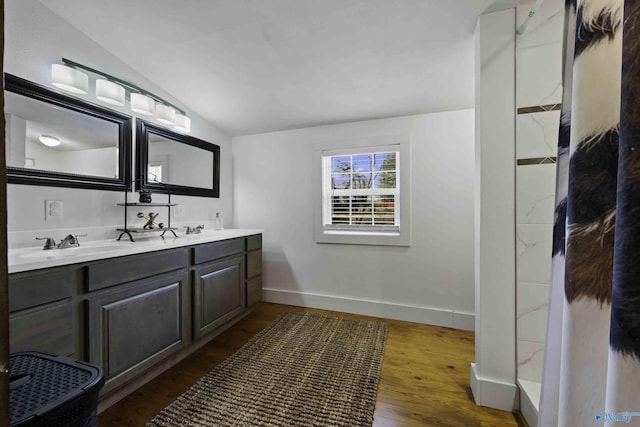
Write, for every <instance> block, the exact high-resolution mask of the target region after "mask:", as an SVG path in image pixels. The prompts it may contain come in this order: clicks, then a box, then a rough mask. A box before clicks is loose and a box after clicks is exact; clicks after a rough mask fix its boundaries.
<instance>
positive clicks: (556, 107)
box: [518, 104, 562, 114]
mask: <svg viewBox="0 0 640 427" xmlns="http://www.w3.org/2000/svg"><path fill="white" fill-rule="evenodd" d="M560 107H562V104H548V105H536V106H535V107H521V108H518V114H528V113H542V112H544V111H556V110H559V109H560Z"/></svg>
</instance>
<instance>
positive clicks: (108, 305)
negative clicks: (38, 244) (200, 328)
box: [88, 269, 189, 392]
mask: <svg viewBox="0 0 640 427" xmlns="http://www.w3.org/2000/svg"><path fill="white" fill-rule="evenodd" d="M188 280H189V277H188V274H187V270H186V269H182V270H179V271H176V272H173V273H167V274H163V275H159V276H154V277H151V278H148V279H144V280H139V281H136V282H131V283H129V284H127V285H123V286H119V287H118V288H117V290H113V291H108V292H102V293H100V294H98V295H93V296H90V297H89V298H88V318H89V330H88V331H89V336H88V339H89V356H90V361H91V362H93V363H97V364H99V365H101V366H102V367H103V369H104V371H105V378H106V380H107V385H106V386H105V389H104V391H105V392H106V391H109V390H110V389H113V388H115V387H116V386H118V385H119V384H121V383H123V382H126V381H127V380H128V379H129V378H131V377H133V376H135V375H137V374H138V373H140V372H142V371H144V370H145V369H147V368H149V367H151V366H152V365H154V364H155V363H157V362H158V361H160V360H161V359H163V358H165V357H167V356H168V355H170V354H172V353H174V352H176V351H178V350H179V349H181V348H182V347H184V346H185V345H186V344H187V342H188V341H189V324H188V323H189V322H188V307H187V303H188V298H187V294H186V293H187V292H188Z"/></svg>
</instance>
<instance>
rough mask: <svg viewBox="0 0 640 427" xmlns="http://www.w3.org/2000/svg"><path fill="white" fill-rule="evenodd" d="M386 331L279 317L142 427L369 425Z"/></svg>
mask: <svg viewBox="0 0 640 427" xmlns="http://www.w3.org/2000/svg"><path fill="white" fill-rule="evenodd" d="M386 334H387V327H386V325H385V324H384V323H382V322H376V321H366V320H355V319H346V318H340V317H334V316H326V315H320V314H312V313H303V312H297V311H290V312H285V313H283V314H282V315H280V317H278V318H277V319H276V320H275V321H274V322H273V323H272V324H271V325H269V326H268V327H267V328H266V329H264V330H262V331H261V332H260V333H258V334H257V335H256V336H255V337H253V338H252V339H251V340H250V341H249V342H248V343H247V344H245V345H244V346H243V347H242V348H241V349H240V350H238V351H237V352H236V353H235V354H234V355H232V356H231V357H229V358H228V359H227V360H225V361H224V362H223V363H221V364H220V365H219V366H218V367H216V368H215V369H214V370H213V371H211V372H209V373H208V374H207V375H205V376H204V377H202V378H201V379H200V380H199V381H198V382H197V383H196V384H195V385H193V386H192V387H191V388H190V389H189V390H187V391H186V392H185V393H184V394H183V395H182V396H180V397H179V398H178V399H176V400H175V401H174V402H173V403H172V404H171V405H169V406H167V407H166V408H165V409H164V410H162V412H160V413H159V414H158V415H156V416H155V418H154V419H153V420H151V421H150V422H149V423H148V424H147V426H171V427H174V426H207V427H209V426H233V427H236V426H279V427H280V426H281V427H285V426H286V427H289V426H349V427H352V426H371V424H372V422H373V411H374V408H375V403H376V393H377V389H378V380H379V378H380V367H381V365H382V358H383V353H384V344H385V339H386Z"/></svg>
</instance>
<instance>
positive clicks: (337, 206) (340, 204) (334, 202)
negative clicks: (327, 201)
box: [331, 196, 349, 224]
mask: <svg viewBox="0 0 640 427" xmlns="http://www.w3.org/2000/svg"><path fill="white" fill-rule="evenodd" d="M331 224H349V196H333V197H331Z"/></svg>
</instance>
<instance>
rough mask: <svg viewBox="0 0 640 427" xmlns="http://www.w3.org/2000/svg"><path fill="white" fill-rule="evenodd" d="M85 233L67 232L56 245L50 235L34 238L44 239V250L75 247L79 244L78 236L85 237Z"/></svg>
mask: <svg viewBox="0 0 640 427" xmlns="http://www.w3.org/2000/svg"><path fill="white" fill-rule="evenodd" d="M85 236H86V234H76V235H73V234H69V235H67V237H65V238H64V239H62V240H61V241H60V243H58V244H57V245H56V241H55V240H53V238H51V237H36V240H45V242H44V247H43V248H42V249H43V250H45V251H48V250H50V249H66V248H77V247H78V246H80V241H79V240H78V237H85Z"/></svg>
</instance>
